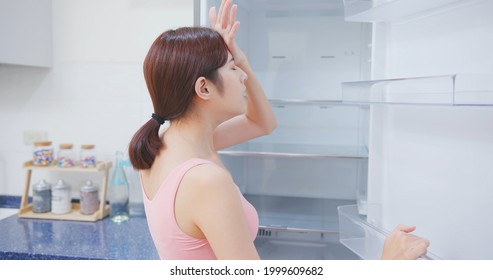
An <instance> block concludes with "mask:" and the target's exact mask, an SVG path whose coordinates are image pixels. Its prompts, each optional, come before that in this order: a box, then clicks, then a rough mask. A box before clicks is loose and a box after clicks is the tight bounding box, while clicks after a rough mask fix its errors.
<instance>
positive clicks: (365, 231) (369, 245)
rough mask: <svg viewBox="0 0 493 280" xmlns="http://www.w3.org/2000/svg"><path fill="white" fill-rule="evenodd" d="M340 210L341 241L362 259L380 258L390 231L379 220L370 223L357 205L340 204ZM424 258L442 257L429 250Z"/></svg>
mask: <svg viewBox="0 0 493 280" xmlns="http://www.w3.org/2000/svg"><path fill="white" fill-rule="evenodd" d="M372 206H375V205H372ZM372 206H370V205H369V206H368V209H370V208H371V207H372ZM338 212H339V240H340V242H341V243H342V244H344V245H345V246H346V247H347V248H349V249H350V250H351V251H353V252H354V253H355V254H356V255H358V256H359V257H360V258H362V259H365V260H376V259H380V258H381V254H382V250H383V244H384V242H385V238H386V237H387V236H388V235H389V232H387V231H385V230H384V229H381V228H380V227H378V226H377V225H376V224H378V223H379V222H378V221H376V222H373V223H369V222H368V221H367V218H366V216H365V215H359V214H358V206H357V205H345V206H339V207H338ZM423 259H441V258H440V257H438V256H437V255H435V254H433V253H431V252H430V251H428V253H427V254H426V256H424V257H423Z"/></svg>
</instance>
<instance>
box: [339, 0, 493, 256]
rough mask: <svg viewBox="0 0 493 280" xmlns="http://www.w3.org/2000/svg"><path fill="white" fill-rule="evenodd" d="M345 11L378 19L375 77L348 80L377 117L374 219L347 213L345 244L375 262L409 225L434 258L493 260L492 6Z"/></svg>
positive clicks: (445, 1) (450, 2)
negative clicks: (387, 238)
mask: <svg viewBox="0 0 493 280" xmlns="http://www.w3.org/2000/svg"><path fill="white" fill-rule="evenodd" d="M345 6H346V7H345V8H346V16H347V20H355V21H357V22H372V23H373V36H372V40H373V42H372V46H373V49H372V61H373V63H372V71H371V74H372V80H370V81H353V82H347V83H343V100H344V101H345V102H348V103H356V104H370V105H371V109H370V111H371V112H370V139H369V165H368V169H369V171H368V208H367V209H366V210H367V213H366V214H367V216H366V217H365V216H358V213H357V211H356V210H355V209H354V208H352V209H351V208H342V209H340V212H342V213H341V214H342V215H341V219H342V221H341V222H342V224H341V227H344V229H341V231H344V232H343V233H342V232H341V241H342V242H343V243H344V244H346V245H348V246H349V247H350V248H351V249H352V250H353V251H355V252H356V253H357V254H358V255H359V256H361V257H363V258H375V257H376V256H377V255H378V253H377V252H376V250H375V248H374V247H375V246H374V244H376V243H379V244H381V242H382V238H383V236H384V234H385V233H386V232H388V231H389V230H391V229H392V228H393V227H394V226H395V225H396V224H399V223H403V224H410V225H416V226H417V230H416V234H418V235H421V236H424V237H427V238H428V239H430V241H431V246H430V248H429V257H431V258H441V259H493V239H492V238H491V232H492V231H493V223H492V222H491V221H492V214H493V204H492V203H491V199H492V198H493V172H491V170H492V169H493V125H492V123H493V52H492V51H491V50H492V48H493V33H492V32H491V31H492V30H493V17H491V11H493V1H473V0H469V1H457V0H440V1H415V0H394V1H350V0H347V1H345ZM410 7H412V8H410ZM372 244H373V245H372Z"/></svg>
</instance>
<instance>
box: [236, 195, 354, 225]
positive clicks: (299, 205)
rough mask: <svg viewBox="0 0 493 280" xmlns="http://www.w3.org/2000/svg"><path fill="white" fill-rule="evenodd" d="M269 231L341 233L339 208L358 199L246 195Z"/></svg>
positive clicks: (260, 220) (262, 223)
mask: <svg viewBox="0 0 493 280" xmlns="http://www.w3.org/2000/svg"><path fill="white" fill-rule="evenodd" d="M244 196H245V198H246V199H247V200H248V201H249V202H250V203H251V204H252V205H253V206H254V207H255V209H256V210H257V212H258V215H259V223H260V226H261V227H262V228H264V229H265V230H274V231H290V232H305V233H337V232H339V223H338V216H337V207H338V206H340V205H346V204H348V203H354V202H355V201H354V200H344V199H321V198H305V197H285V196H271V195H253V194H244Z"/></svg>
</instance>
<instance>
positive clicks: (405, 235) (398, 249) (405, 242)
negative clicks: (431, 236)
mask: <svg viewBox="0 0 493 280" xmlns="http://www.w3.org/2000/svg"><path fill="white" fill-rule="evenodd" d="M415 229H416V227H415V226H406V225H398V226H397V227H396V228H395V229H394V230H393V231H392V233H391V234H390V235H389V236H388V237H387V239H385V244H384V247H383V253H382V260H415V259H417V258H419V257H422V256H424V255H426V251H427V249H428V246H429V245H430V241H428V240H427V239H425V238H422V237H419V236H416V235H414V234H411V232H413V231H414V230H415Z"/></svg>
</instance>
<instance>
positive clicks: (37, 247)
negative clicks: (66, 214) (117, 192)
mask: <svg viewBox="0 0 493 280" xmlns="http://www.w3.org/2000/svg"><path fill="white" fill-rule="evenodd" d="M7 208H9V207H7ZM10 208H11V207H10ZM134 212H136V213H132V211H131V215H130V219H129V220H128V221H127V222H123V223H121V224H116V223H114V222H112V221H111V220H110V219H109V218H108V217H106V218H104V219H102V220H100V221H96V222H79V221H62V220H44V219H28V218H19V217H18V216H17V215H12V216H10V217H8V218H5V219H3V220H0V237H1V238H0V259H48V260H60V259H116V260H149V259H159V256H158V254H157V251H156V249H155V248H154V244H153V242H152V239H151V235H150V233H149V230H148V227H147V220H146V218H145V215H144V213H143V212H142V211H134Z"/></svg>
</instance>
